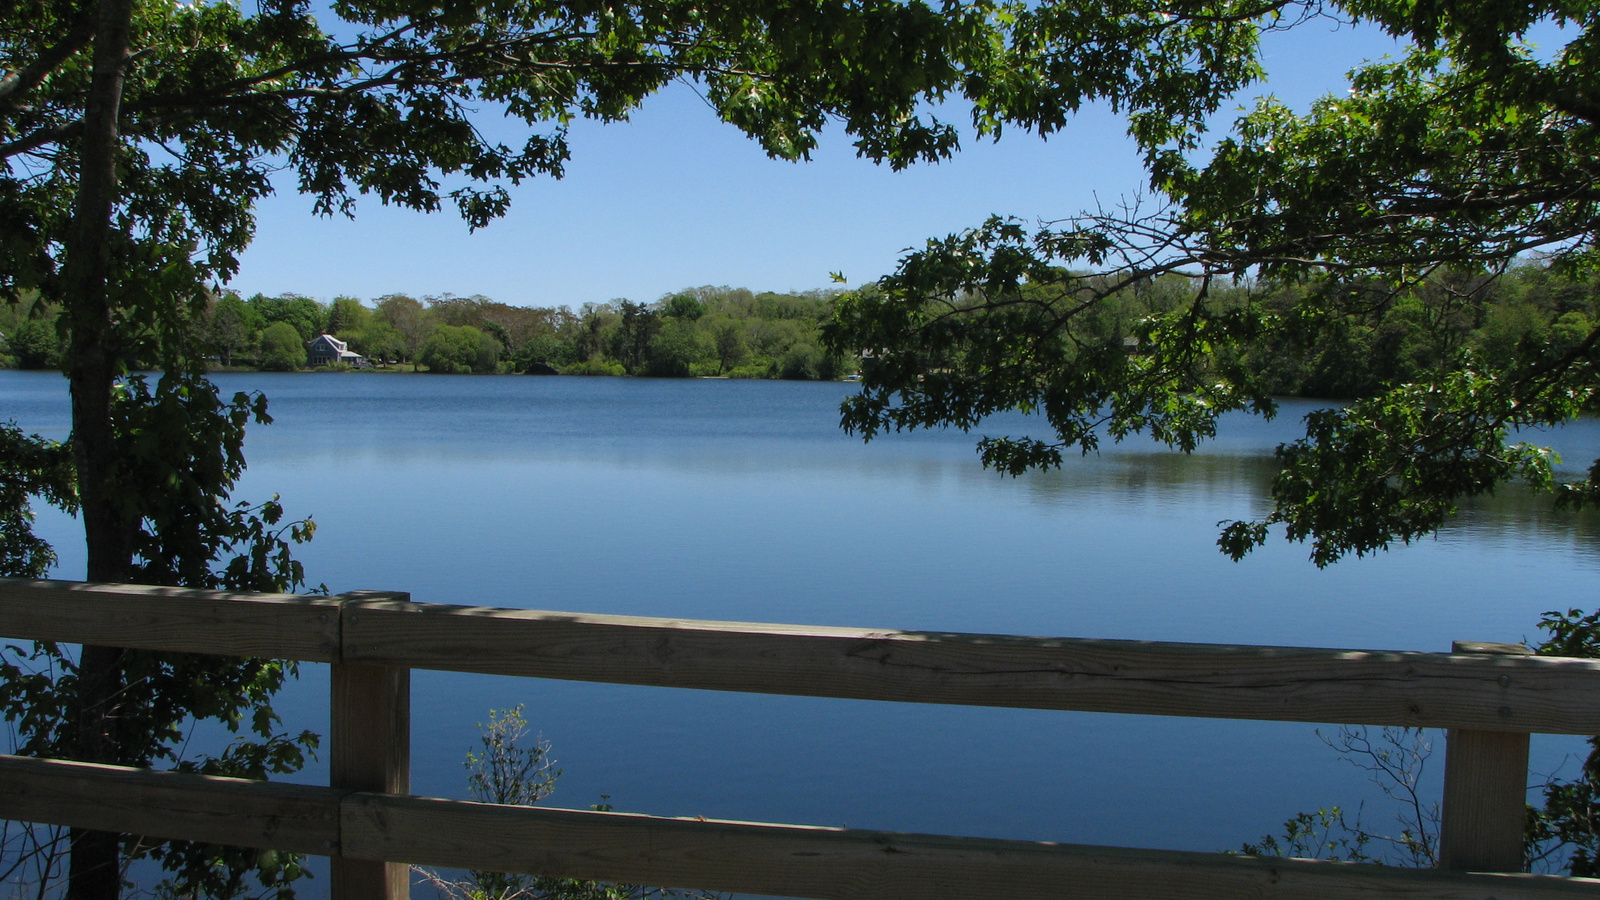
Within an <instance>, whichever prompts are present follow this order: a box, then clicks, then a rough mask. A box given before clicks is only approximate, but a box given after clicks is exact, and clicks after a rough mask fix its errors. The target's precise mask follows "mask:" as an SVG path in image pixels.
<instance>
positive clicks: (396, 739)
mask: <svg viewBox="0 0 1600 900" xmlns="http://www.w3.org/2000/svg"><path fill="white" fill-rule="evenodd" d="M384 599H404V596H403V595H387V596H385V597H384ZM341 618H342V626H343V627H342V628H341V629H340V632H341V644H342V643H343V642H344V640H346V638H345V637H344V636H345V635H347V634H348V633H349V630H350V628H351V626H353V625H357V624H359V620H360V612H359V609H358V608H353V607H343V608H342V609H341ZM331 682H332V698H331V702H330V714H331V721H330V724H329V729H328V730H329V735H328V738H329V741H328V742H329V745H330V746H329V752H328V756H329V769H330V772H329V780H330V782H331V784H332V786H333V787H335V788H340V789H343V790H347V791H369V792H377V793H384V794H409V793H410V792H411V670H410V669H408V668H406V667H404V666H374V665H362V664H359V663H344V662H338V663H334V664H333V673H332V678H331ZM344 849H345V848H344V847H343V846H341V847H340V851H341V853H342V852H343V851H344ZM351 849H355V850H356V852H359V849H358V848H351ZM332 869H333V871H332V879H331V881H332V883H331V885H330V886H329V887H330V892H331V895H332V900H408V898H409V897H410V896H411V867H410V866H409V865H407V864H406V863H392V862H383V861H381V860H367V859H352V858H346V857H344V856H342V855H336V856H334V857H333V860H332Z"/></svg>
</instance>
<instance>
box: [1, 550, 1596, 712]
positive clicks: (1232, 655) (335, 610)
mask: <svg viewBox="0 0 1600 900" xmlns="http://www.w3.org/2000/svg"><path fill="white" fill-rule="evenodd" d="M405 596H406V595H404V594H396V593H383V592H360V593H354V594H342V595H339V596H338V597H337V598H321V597H300V596H293V595H271V594H223V593H218V592H210V591H187V590H181V589H175V588H144V587H131V588H125V587H123V586H120V585H119V586H95V585H75V584H72V583H66V582H26V581H14V580H11V581H8V580H0V636H4V637H13V638H31V639H36V640H54V641H66V642H73V643H106V644H114V645H116V646H123V647H137V648H142V649H151V650H174V651H187V652H193V653H219V654H227V655H238V656H272V657H279V658H286V659H298V660H306V661H314V662H347V663H363V664H369V665H384V666H405V667H408V668H416V669H444V670H449V671H455V672H479V673H485V674H490V675H521V676H531V677H536V678H558V679H567V680H577V681H597V682H608V683H615V684H636V685H654V686H659V687H677V688H700V689H706V690H720V691H744V692H752V693H770V694H800V695H805V696H816V697H842V698H852V699H861V700H896V701H905V702H912V703H946V704H960V705H966V706H1003V707H1023V708H1030V709H1056V710H1078V711H1083V712H1114V713H1137V714H1144V715H1162V716H1190V717H1203V718H1222V719H1267V720H1272V721H1284V722H1318V723H1335V724H1351V725H1402V726H1414V727H1424V728H1472V729H1478V730H1483V731H1514V732H1538V733H1544V734H1581V735H1592V734H1600V660H1587V659H1560V658H1552V657H1540V656H1496V655H1484V654H1476V653H1422V652H1410V651H1393V650H1328V649H1316V648H1305V647H1264V646H1249V645H1224V644H1183V643H1163V642H1157V641H1119V640H1089V639H1082V638H1039V637H1018V636H1012V635H988V634H954V633H942V632H921V631H889V630H872V629H862V628H830V627H822V626H809V625H771V624H756V623H745V622H708V621H696V620H677V619H656V618H646V617H638V616H600V615H584V614H578V613H562V612H544V611H538V610H518V609H498V608H491V607H476V606H446V605H441V604H423V603H409V602H405V600H404V598H405Z"/></svg>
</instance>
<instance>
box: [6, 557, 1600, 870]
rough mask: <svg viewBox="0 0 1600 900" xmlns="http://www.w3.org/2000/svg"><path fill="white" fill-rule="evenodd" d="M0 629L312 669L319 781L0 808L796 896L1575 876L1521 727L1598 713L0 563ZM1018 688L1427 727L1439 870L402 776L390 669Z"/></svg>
mask: <svg viewBox="0 0 1600 900" xmlns="http://www.w3.org/2000/svg"><path fill="white" fill-rule="evenodd" d="M0 636H3V637H8V638H17V639H32V640H48V641H59V642H71V643H88V644H103V645H114V646H120V647H134V648H141V649H150V650H166V651H183V652H195V653H214V654H225V655H235V656H269V657H278V658H288V659H296V660H301V661H309V662H325V663H331V664H332V679H331V683H332V691H331V694H332V696H331V698H330V703H331V728H330V734H329V735H328V745H329V751H330V762H331V772H330V781H331V784H330V785H329V786H327V787H322V786H312V785H297V784H286V783H277V782H274V783H266V782H255V781H244V780H239V779H229V778H214V777H205V776H198V775H186V774H179V773H172V772H152V771H145V770H139V769H128V768H121V767H117V766H105V765H93V764H88V763H78V762H67V761H61V760H47V759H26V758H21V757H8V756H0V818H6V819H13V820H19V821H30V822H39V823H45V824H53V825H70V826H77V827H83V828H92V829H98V830H105V831H117V832H124V833H133V834H143V835H147V836H151V837H162V838H179V839H186V840H204V841H210V842H213V843H227V844H236V845H240V846H247V847H262V848H276V849H283V850H293V851H299V852H303V853H311V854H320V855H325V856H330V857H332V860H333V863H332V865H333V876H332V885H331V890H332V894H333V897H334V898H335V900H398V898H401V897H404V896H406V895H407V893H408V891H409V887H408V880H409V879H408V869H407V866H408V865H409V864H422V865H435V866H445V867H452V868H470V869H479V870H498V871H508V872H528V873H535V874H542V875H552V876H560V877H574V878H587V879H597V880H606V881H624V882H633V883H647V884H659V885H666V886H672V887H684V888H704V889H712V890H724V891H737V892H746V893H756V894H773V895H783V896H801V897H817V898H852V900H853V898H875V900H876V898H907V900H910V898H935V897H939V898H942V897H960V898H963V900H967V898H1006V900H1011V898H1035V897H1037V898H1045V897H1050V898H1061V897H1070V898H1157V900H1160V898H1174V900H1176V898H1214V897H1251V898H1307V900H1310V898H1352V897H1358V898H1365V897H1385V898H1437V900H1467V898H1472V900H1511V898H1522V897H1527V898H1545V897H1567V896H1583V897H1589V898H1594V897H1596V896H1600V880H1590V879H1576V878H1562V877H1557V876H1538V875H1526V874H1519V873H1516V872H1515V870H1516V869H1518V868H1520V865H1521V855H1522V854H1521V843H1522V839H1521V835H1522V820H1523V805H1524V796H1525V790H1524V789H1525V781H1526V778H1527V756H1528V735H1529V733H1531V732H1546V733H1559V734H1582V735H1590V734H1600V662H1597V661H1593V660H1580V659H1556V658H1549V657H1535V656H1531V655H1528V651H1527V650H1526V648H1523V647H1522V646H1521V645H1505V644H1468V643H1458V644H1457V645H1456V646H1455V647H1454V648H1453V652H1451V653H1414V652H1390V651H1357V650H1324V649H1308V648H1297V647H1257V646H1226V645H1216V644H1176V643H1155V642H1145V641H1108V640H1080V639H1068V638H1029V637H1010V636H1000V635H979V634H945V633H934V632H909V631H871V630H865V629H853V628H820V627H809V626H796V625H762V624H747V623H736V622H704V621H691V620H673V619H651V618H636V617H621V616H594V615H579V614H573V613H558V612H537V611H527V610H511V609H496V608H488V607H467V606H443V605H432V604H416V603H410V602H408V600H407V595H405V594H395V593H376V592H358V593H351V594H342V595H337V596H333V597H305V596H296V595H265V594H227V593H220V592H208V591H188V590H179V589H169V588H153V587H142V586H132V585H104V584H83V583H73V582H59V581H19V580H6V579H0ZM413 668H421V669H444V670H450V671H459V672H483V673H490V674H496V675H520V676H530V677H536V678H561V679H573V680H581V681H600V682H613V683H621V684H642V685H657V686H663V687H680V688H700V689H707V690H730V691H750V692H757V693H773V694H801V695H807V696H819V697H848V698H857V699H870V700H897V701H905V702H915V703H951V704H964V705H978V706H1008V707H1025V708H1032V709H1061V710H1083V711H1093V712H1118V713H1138V714H1154V715H1171V716H1202V717H1213V718H1230V719H1269V720H1277V721H1289V722H1321V723H1343V724H1352V725H1412V726H1423V727H1430V728H1445V729H1449V732H1448V736H1447V745H1446V747H1447V749H1446V763H1445V765H1446V771H1445V789H1444V790H1445V794H1444V805H1443V823H1442V835H1441V859H1442V864H1441V868H1440V869H1438V870H1416V869H1398V868H1385V867H1380V866H1371V865H1353V864H1346V863H1332V862H1316V861H1310V860H1288V859H1267V858H1250V857H1235V856H1226V855H1222V854H1213V853H1186V852H1175V851H1157V850H1135V849H1123V848H1111V847H1095V846H1083V845H1070V844H1053V843H1040V842H1029V841H1005V840H992V839H985V838H969V837H942V836H933V835H919V834H901V833H893V832H879V831H865V830H857V829H844V828H818V827H807V826H796V825H772V824H759V823H748V822H724V821H706V820H702V819H698V818H697V819H671V818H659V817H653V816H642V815H631V814H626V813H611V812H592V811H578V810H563V809H545V808H528V807H511V806H496V805H492V804H482V803H470V802H465V801H455V800H436V799H428V798H422V797H413V796H410V792H409V778H410V774H409V767H410V761H409V731H410V723H409V706H410V704H409V685H410V670H411V669H413Z"/></svg>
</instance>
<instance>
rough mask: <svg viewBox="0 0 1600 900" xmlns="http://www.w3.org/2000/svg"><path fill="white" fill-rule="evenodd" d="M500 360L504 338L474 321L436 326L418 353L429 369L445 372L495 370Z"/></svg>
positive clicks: (459, 372)
mask: <svg viewBox="0 0 1600 900" xmlns="http://www.w3.org/2000/svg"><path fill="white" fill-rule="evenodd" d="M499 361H500V342H499V341H497V340H495V339H494V338H492V337H490V336H489V335H487V334H484V333H483V332H481V331H479V330H478V329H476V328H473V327H472V326H471V325H443V326H440V327H439V328H436V329H434V331H433V333H432V334H430V335H429V336H428V340H427V342H426V343H425V344H423V345H422V352H421V353H420V354H418V355H417V362H418V363H421V364H422V365H424V366H427V367H428V371H430V372H436V373H439V374H443V375H452V374H461V373H466V372H478V373H484V372H493V371H494V370H495V366H496V365H497V364H498V363H499Z"/></svg>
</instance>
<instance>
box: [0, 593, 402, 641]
mask: <svg viewBox="0 0 1600 900" xmlns="http://www.w3.org/2000/svg"><path fill="white" fill-rule="evenodd" d="M350 596H364V597H372V596H382V597H391V598H400V599H404V598H405V596H406V595H404V594H380V595H373V594H359V595H350ZM340 601H341V598H339V597H302V596H298V595H294V594H245V593H228V592H225V591H193V590H186V589H183V588H167V587H150V586H146V585H132V584H90V583H83V582H73V581H26V580H23V579H16V578H4V579H0V636H4V637H9V638H20V639H26V640H38V641H62V642H67V643H75V644H101V645H105V646H111V647H134V648H138V649H143V650H168V651H175V652H185V653H215V654H224V655H229V656H266V657H273V658H276V659H298V660H306V661H312V662H333V661H335V660H337V659H338V658H339V656H338V654H339V604H340Z"/></svg>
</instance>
